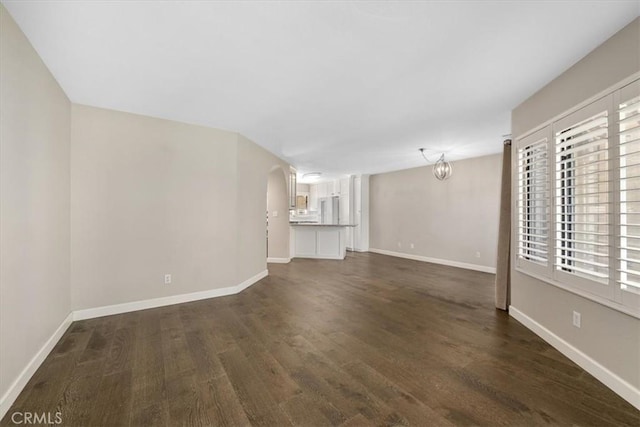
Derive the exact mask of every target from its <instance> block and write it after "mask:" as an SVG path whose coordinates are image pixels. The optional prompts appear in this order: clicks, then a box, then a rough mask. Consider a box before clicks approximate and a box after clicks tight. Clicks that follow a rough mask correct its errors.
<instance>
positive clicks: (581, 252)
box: [554, 102, 612, 285]
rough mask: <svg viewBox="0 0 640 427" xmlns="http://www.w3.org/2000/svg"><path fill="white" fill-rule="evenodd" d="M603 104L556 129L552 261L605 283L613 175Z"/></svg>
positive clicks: (558, 267)
mask: <svg viewBox="0 0 640 427" xmlns="http://www.w3.org/2000/svg"><path fill="white" fill-rule="evenodd" d="M599 104H606V103H605V102H600V103H598V104H597V107H599V106H600V105H599ZM603 107H605V109H604V111H598V112H597V113H596V114H595V115H593V116H589V117H587V118H585V119H581V116H582V115H584V112H587V111H584V112H583V110H581V111H578V112H576V113H575V114H572V115H571V116H569V117H568V118H567V119H566V120H565V122H567V121H568V122H573V123H571V125H569V126H567V127H565V128H562V129H559V130H557V131H556V132H555V163H556V165H555V166H556V167H555V187H556V188H555V204H556V210H555V212H556V214H555V230H556V232H555V239H556V245H555V248H556V250H555V260H554V266H555V269H556V270H557V271H559V272H561V273H566V274H570V275H573V276H576V277H581V278H584V279H587V280H591V281H595V282H598V283H601V284H604V285H607V283H608V280H609V273H610V271H609V237H610V236H609V234H610V227H611V224H612V221H611V204H610V193H611V191H610V185H611V174H610V167H609V118H608V110H607V109H606V105H603ZM596 109H597V108H596ZM588 113H590V112H588ZM554 128H555V126H554Z"/></svg>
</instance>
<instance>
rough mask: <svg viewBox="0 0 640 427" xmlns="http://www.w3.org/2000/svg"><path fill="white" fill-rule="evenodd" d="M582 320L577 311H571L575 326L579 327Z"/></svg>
mask: <svg viewBox="0 0 640 427" xmlns="http://www.w3.org/2000/svg"><path fill="white" fill-rule="evenodd" d="M581 321H582V316H581V315H580V313H578V312H577V311H574V312H573V326H575V327H576V328H579V327H580V323H581Z"/></svg>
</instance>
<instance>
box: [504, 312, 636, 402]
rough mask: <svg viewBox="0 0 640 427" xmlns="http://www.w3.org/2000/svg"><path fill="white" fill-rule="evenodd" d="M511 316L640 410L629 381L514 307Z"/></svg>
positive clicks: (634, 390)
mask: <svg viewBox="0 0 640 427" xmlns="http://www.w3.org/2000/svg"><path fill="white" fill-rule="evenodd" d="M509 315H510V316H511V317H513V318H514V319H516V320H517V321H518V322H520V323H522V324H523V325H524V326H526V327H527V328H529V329H530V330H532V331H533V332H534V333H535V334H536V335H538V336H539V337H540V338H542V339H543V340H545V341H546V342H548V343H549V344H551V346H552V347H554V348H555V349H556V350H558V351H559V352H560V353H562V354H564V355H565V356H567V357H568V358H569V359H571V360H572V361H573V362H575V363H576V364H577V365H578V366H580V367H581V368H582V369H584V370H585V371H587V372H589V373H590V374H591V375H593V376H594V377H596V378H597V379H598V380H599V381H600V382H602V383H603V384H604V385H606V386H607V387H609V388H610V389H611V390H613V391H614V392H615V393H616V394H618V395H619V396H620V397H622V398H623V399H624V400H626V401H627V402H629V403H631V404H632V405H633V406H635V407H636V408H638V409H640V390H639V389H637V388H636V387H634V386H633V385H631V384H629V383H628V382H627V381H625V380H624V379H622V378H620V377H619V376H618V375H616V374H615V373H613V372H611V371H610V370H609V369H607V368H606V367H604V366H602V365H601V364H600V363H598V362H597V361H596V360H594V359H592V358H591V357H589V356H588V355H587V354H585V353H583V352H582V351H580V350H579V349H578V348H576V347H574V346H573V345H571V344H569V343H568V342H567V341H565V340H564V339H562V338H560V337H559V336H558V335H556V334H554V333H553V332H551V331H550V330H549V329H547V328H545V327H544V326H542V325H541V324H540V323H538V322H536V321H535V320H533V319H532V318H530V317H529V316H527V315H526V314H524V313H523V312H522V311H520V310H518V309H517V308H515V307H514V306H512V305H511V306H509Z"/></svg>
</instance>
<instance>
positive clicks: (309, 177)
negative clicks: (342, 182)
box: [302, 172, 322, 181]
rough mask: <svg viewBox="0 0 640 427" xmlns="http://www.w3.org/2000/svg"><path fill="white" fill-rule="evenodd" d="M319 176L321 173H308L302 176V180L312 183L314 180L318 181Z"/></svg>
mask: <svg viewBox="0 0 640 427" xmlns="http://www.w3.org/2000/svg"><path fill="white" fill-rule="evenodd" d="M321 176H322V172H308V173H305V174H304V175H302V179H304V180H309V181H313V180H316V179H320V177H321Z"/></svg>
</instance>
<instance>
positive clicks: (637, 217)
mask: <svg viewBox="0 0 640 427" xmlns="http://www.w3.org/2000/svg"><path fill="white" fill-rule="evenodd" d="M617 116H618V117H617V119H618V132H619V149H620V157H619V161H620V163H619V164H620V225H619V238H620V252H619V260H618V261H619V266H620V276H619V277H620V279H619V283H620V287H621V288H622V290H629V291H633V290H635V291H638V290H640V96H636V97H634V98H632V99H629V100H623V102H621V103H620V104H619V105H618V106H617Z"/></svg>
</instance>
